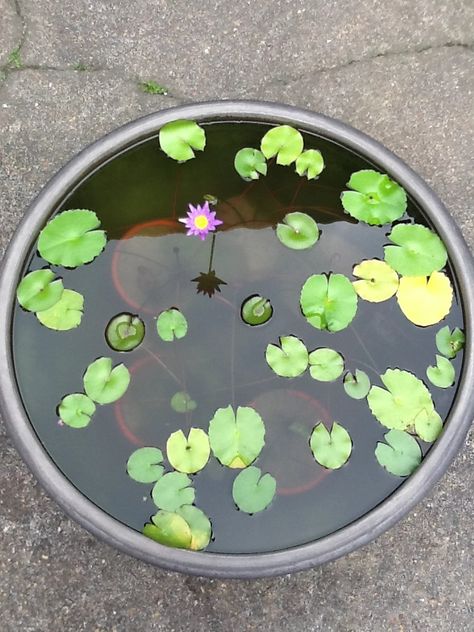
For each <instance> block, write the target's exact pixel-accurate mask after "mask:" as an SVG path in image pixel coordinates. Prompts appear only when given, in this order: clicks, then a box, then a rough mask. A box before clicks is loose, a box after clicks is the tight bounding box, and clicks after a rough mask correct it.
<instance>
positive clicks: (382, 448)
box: [375, 430, 421, 476]
mask: <svg viewBox="0 0 474 632" xmlns="http://www.w3.org/2000/svg"><path fill="white" fill-rule="evenodd" d="M384 439H385V441H386V443H377V447H376V448H375V458H376V459H377V461H378V462H379V463H380V465H381V466H382V467H384V468H385V469H386V470H387V471H388V472H390V474H394V475H395V476H409V475H410V474H412V473H413V472H414V471H415V470H416V469H417V467H418V466H419V465H420V463H421V449H420V446H419V445H418V442H417V440H416V439H415V438H414V437H412V436H411V435H409V434H408V432H403V430H390V432H387V434H386V435H385V437H384Z"/></svg>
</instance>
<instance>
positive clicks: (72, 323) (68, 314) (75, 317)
mask: <svg viewBox="0 0 474 632" xmlns="http://www.w3.org/2000/svg"><path fill="white" fill-rule="evenodd" d="M83 311H84V297H83V296H82V294H79V292H74V290H64V291H63V293H62V294H61V298H60V299H59V301H58V302H57V303H55V304H54V305H53V306H52V307H50V308H49V309H45V310H44V311H41V312H37V313H36V318H37V319H38V320H39V321H40V323H41V324H42V325H44V326H45V327H48V329H54V330H56V331H68V330H69V329H75V328H76V327H79V325H80V324H81V320H82V314H83Z"/></svg>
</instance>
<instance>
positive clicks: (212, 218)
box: [179, 202, 223, 240]
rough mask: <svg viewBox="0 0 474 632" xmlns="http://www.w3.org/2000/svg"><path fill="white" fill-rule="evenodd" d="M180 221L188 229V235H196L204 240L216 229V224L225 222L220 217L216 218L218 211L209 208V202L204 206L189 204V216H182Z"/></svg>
mask: <svg viewBox="0 0 474 632" xmlns="http://www.w3.org/2000/svg"><path fill="white" fill-rule="evenodd" d="M179 221H180V222H182V223H183V224H184V225H185V226H186V228H187V229H188V232H187V233H186V235H196V237H199V238H200V239H202V240H204V239H206V237H207V235H208V234H209V233H210V232H212V231H214V230H216V226H219V225H220V224H222V223H223V222H221V220H220V219H216V213H215V211H211V209H210V208H209V202H205V203H204V204H203V205H202V206H201V205H200V204H198V205H197V206H193V205H192V204H189V211H188V216H187V217H180V218H179Z"/></svg>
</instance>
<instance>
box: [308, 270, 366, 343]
mask: <svg viewBox="0 0 474 632" xmlns="http://www.w3.org/2000/svg"><path fill="white" fill-rule="evenodd" d="M300 304H301V309H302V311H303V314H304V316H305V317H306V320H307V321H308V322H309V324H310V325H313V327H316V328H317V329H327V330H328V331H341V329H345V328H346V327H347V326H348V325H349V323H350V322H351V321H352V320H353V319H354V317H355V315H356V312H357V294H356V292H355V290H354V288H353V286H352V283H351V282H350V281H349V279H348V278H347V277H345V276H344V275H343V274H330V275H329V277H327V276H326V275H325V274H313V275H312V276H310V277H309V278H308V279H307V280H306V281H305V283H304V285H303V287H302V289H301V296H300Z"/></svg>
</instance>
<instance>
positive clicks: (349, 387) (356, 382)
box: [344, 369, 370, 399]
mask: <svg viewBox="0 0 474 632" xmlns="http://www.w3.org/2000/svg"><path fill="white" fill-rule="evenodd" d="M344 390H345V391H346V393H347V394H348V395H349V397H352V398H353V399H364V397H367V393H368V392H369V390H370V379H369V376H368V375H367V373H365V372H364V371H361V370H360V369H356V370H355V375H353V374H352V373H350V372H349V373H346V374H345V376H344Z"/></svg>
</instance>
